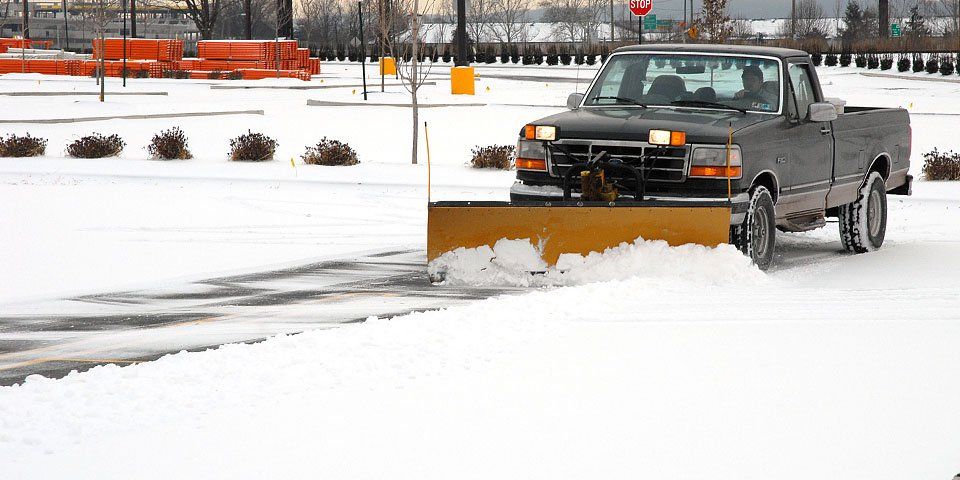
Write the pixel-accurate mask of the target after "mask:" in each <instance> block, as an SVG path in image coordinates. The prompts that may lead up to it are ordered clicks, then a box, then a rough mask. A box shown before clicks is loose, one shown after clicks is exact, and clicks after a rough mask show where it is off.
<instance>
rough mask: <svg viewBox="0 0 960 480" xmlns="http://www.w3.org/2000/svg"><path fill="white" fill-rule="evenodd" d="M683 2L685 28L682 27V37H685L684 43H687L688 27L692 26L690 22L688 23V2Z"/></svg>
mask: <svg viewBox="0 0 960 480" xmlns="http://www.w3.org/2000/svg"><path fill="white" fill-rule="evenodd" d="M680 3H682V4H683V28H682V29H680V38H682V39H683V43H687V29H688V28H690V24H689V23H687V2H686V1H683V2H680Z"/></svg>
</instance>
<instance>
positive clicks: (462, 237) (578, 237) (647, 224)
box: [427, 200, 730, 265]
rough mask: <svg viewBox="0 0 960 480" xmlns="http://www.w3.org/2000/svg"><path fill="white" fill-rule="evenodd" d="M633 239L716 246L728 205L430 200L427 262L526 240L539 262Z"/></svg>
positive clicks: (724, 237) (725, 232) (725, 229)
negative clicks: (457, 252)
mask: <svg viewBox="0 0 960 480" xmlns="http://www.w3.org/2000/svg"><path fill="white" fill-rule="evenodd" d="M637 237H643V238H644V239H646V240H665V241H666V242H667V243H669V244H670V245H674V246H676V245H683V244H687V243H699V244H701V245H706V246H710V247H715V246H717V245H719V244H721V243H727V241H728V240H729V237H730V206H729V205H728V204H727V202H725V201H718V202H717V204H716V205H713V206H703V205H698V206H695V207H691V206H684V205H683V202H671V201H660V200H657V201H653V200H647V201H643V202H573V201H567V202H433V203H431V204H430V205H429V207H428V210H427V261H428V262H429V261H432V260H433V259H435V258H437V257H439V256H440V255H443V254H444V253H446V252H449V251H452V250H456V249H457V248H461V247H464V248H476V247H480V246H483V245H490V246H492V245H494V244H495V243H497V240H500V239H501V238H506V239H508V240H515V239H524V238H527V239H530V241H531V242H532V243H533V244H534V245H535V246H537V247H538V249H539V250H540V253H541V255H542V257H543V260H544V261H545V262H547V264H549V265H554V264H556V262H557V259H558V258H559V257H560V255H561V254H564V253H579V254H581V255H586V254H588V253H590V252H602V251H603V250H604V249H606V248H609V247H615V246H617V245H619V244H620V243H622V242H627V243H632V242H633V241H634V240H636V239H637Z"/></svg>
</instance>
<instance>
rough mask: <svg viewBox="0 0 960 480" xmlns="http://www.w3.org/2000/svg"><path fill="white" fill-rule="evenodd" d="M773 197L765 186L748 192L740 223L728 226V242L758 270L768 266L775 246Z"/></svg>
mask: <svg viewBox="0 0 960 480" xmlns="http://www.w3.org/2000/svg"><path fill="white" fill-rule="evenodd" d="M776 223H777V222H776V213H775V211H774V207H773V197H771V196H770V191H769V190H767V187H763V186H758V187H755V188H754V189H753V191H752V192H751V193H750V208H749V210H747V218H745V219H744V221H743V223H742V224H741V225H737V226H735V227H731V228H730V243H732V244H733V245H735V246H736V247H737V249H739V250H740V251H741V252H743V253H744V255H746V256H748V257H750V260H753V263H755V264H756V265H757V268H759V269H760V270H766V269H767V268H770V264H771V263H773V252H774V249H775V248H776V241H777V237H776V235H777V229H776Z"/></svg>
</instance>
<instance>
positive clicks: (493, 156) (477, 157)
mask: <svg viewBox="0 0 960 480" xmlns="http://www.w3.org/2000/svg"><path fill="white" fill-rule="evenodd" d="M470 153H472V154H473V158H471V159H470V164H471V165H473V168H496V169H500V170H510V168H511V167H512V166H513V158H514V157H513V155H514V147H513V145H490V146H488V147H479V146H478V147H477V148H474V149H473V150H471V151H470Z"/></svg>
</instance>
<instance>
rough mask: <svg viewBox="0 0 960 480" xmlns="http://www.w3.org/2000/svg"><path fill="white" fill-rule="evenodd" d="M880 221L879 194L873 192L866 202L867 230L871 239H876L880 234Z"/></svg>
mask: <svg viewBox="0 0 960 480" xmlns="http://www.w3.org/2000/svg"><path fill="white" fill-rule="evenodd" d="M880 220H881V216H880V192H878V191H876V190H873V191H871V192H870V200H869V201H868V202H867V228H868V229H869V230H870V237H871V238H876V237H877V235H879V234H880Z"/></svg>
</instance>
